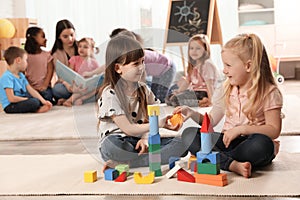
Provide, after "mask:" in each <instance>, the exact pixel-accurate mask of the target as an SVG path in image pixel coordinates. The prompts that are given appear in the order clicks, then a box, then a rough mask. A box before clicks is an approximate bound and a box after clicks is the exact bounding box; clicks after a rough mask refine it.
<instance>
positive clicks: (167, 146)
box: [99, 134, 187, 167]
mask: <svg viewBox="0 0 300 200" xmlns="http://www.w3.org/2000/svg"><path fill="white" fill-rule="evenodd" d="M139 139H140V138H137V137H130V136H125V137H122V136H120V135H113V134H112V135H108V136H106V137H105V138H103V140H102V141H101V147H100V148H99V150H100V153H101V156H102V159H103V160H104V161H107V160H113V161H116V162H120V163H127V164H129V166H130V167H145V166H149V154H148V153H145V154H142V155H138V153H139V151H138V150H136V149H135V146H136V144H137V142H138V141H139ZM186 150H187V149H186V148H185V146H184V145H183V143H182V141H181V138H171V137H168V138H161V164H168V163H169V158H170V157H172V156H175V157H181V156H185V155H186V154H187V151H186Z"/></svg>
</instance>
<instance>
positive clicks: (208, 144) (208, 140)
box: [201, 133, 213, 154]
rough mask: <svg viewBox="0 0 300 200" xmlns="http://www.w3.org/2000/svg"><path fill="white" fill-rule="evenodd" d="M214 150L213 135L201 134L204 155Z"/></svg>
mask: <svg viewBox="0 0 300 200" xmlns="http://www.w3.org/2000/svg"><path fill="white" fill-rule="evenodd" d="M212 148H213V145H212V134H211V133H201V151H202V152H203V153H206V154H208V153H210V152H211V150H212Z"/></svg>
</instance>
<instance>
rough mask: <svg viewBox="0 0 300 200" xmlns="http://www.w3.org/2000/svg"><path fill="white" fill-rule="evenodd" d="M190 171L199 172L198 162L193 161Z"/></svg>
mask: <svg viewBox="0 0 300 200" xmlns="http://www.w3.org/2000/svg"><path fill="white" fill-rule="evenodd" d="M190 169H191V171H192V172H197V161H192V162H191V163H190Z"/></svg>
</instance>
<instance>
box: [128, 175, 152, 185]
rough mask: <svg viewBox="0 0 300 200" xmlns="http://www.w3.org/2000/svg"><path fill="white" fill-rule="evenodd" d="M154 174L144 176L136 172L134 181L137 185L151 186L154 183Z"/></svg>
mask: <svg viewBox="0 0 300 200" xmlns="http://www.w3.org/2000/svg"><path fill="white" fill-rule="evenodd" d="M154 177H155V176H154V172H150V173H149V174H148V175H147V176H143V175H142V174H141V173H140V172H134V174H133V179H134V182H135V183H137V184H151V183H153V182H154Z"/></svg>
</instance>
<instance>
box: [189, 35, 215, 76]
mask: <svg viewBox="0 0 300 200" xmlns="http://www.w3.org/2000/svg"><path fill="white" fill-rule="evenodd" d="M192 41H197V42H198V43H199V44H200V45H201V46H202V47H203V48H204V50H205V51H204V52H203V55H202V56H201V58H200V62H201V65H202V64H203V63H204V62H205V61H206V60H207V59H209V58H210V45H209V40H208V38H207V36H206V35H204V34H197V35H194V36H193V37H191V38H190V39H189V42H188V51H189V49H190V44H191V42H192ZM195 65H196V60H193V59H192V57H191V56H190V55H189V54H188V67H187V73H188V74H190V73H191V72H192V71H193V68H194V66H195ZM201 71H202V68H201V67H200V72H201Z"/></svg>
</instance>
